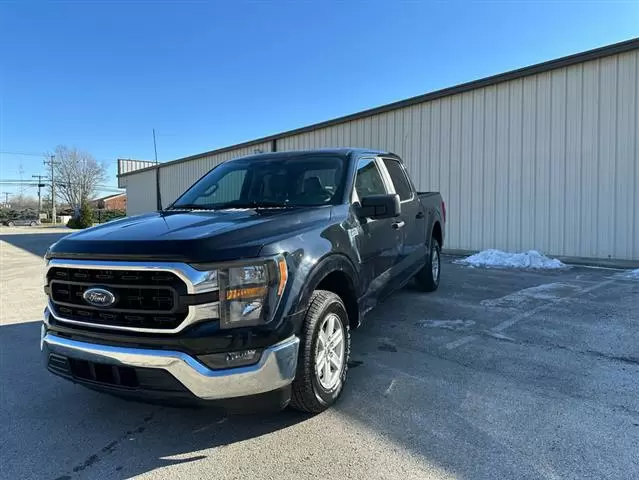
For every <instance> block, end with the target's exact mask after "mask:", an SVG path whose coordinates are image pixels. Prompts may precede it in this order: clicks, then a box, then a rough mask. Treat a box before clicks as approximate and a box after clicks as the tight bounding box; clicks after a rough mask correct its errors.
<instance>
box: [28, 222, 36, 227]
mask: <svg viewBox="0 0 639 480" xmlns="http://www.w3.org/2000/svg"><path fill="white" fill-rule="evenodd" d="M29 225H31V226H32V227H36V226H38V224H37V223H36V222H31V223H30V224H29Z"/></svg>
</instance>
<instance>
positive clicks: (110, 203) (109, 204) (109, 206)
mask: <svg viewBox="0 0 639 480" xmlns="http://www.w3.org/2000/svg"><path fill="white" fill-rule="evenodd" d="M91 203H92V205H93V206H94V207H95V208H99V209H102V210H126V193H116V194H114V195H108V196H106V197H102V198H98V199H96V200H93V202H91Z"/></svg>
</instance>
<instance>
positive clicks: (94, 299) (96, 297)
mask: <svg viewBox="0 0 639 480" xmlns="http://www.w3.org/2000/svg"><path fill="white" fill-rule="evenodd" d="M82 298H84V301H85V302H87V303H88V304H89V305H93V306H94V307H110V306H111V305H113V304H114V303H115V295H114V294H113V293H111V292H109V291H108V290H105V289H104V288H97V287H96V288H89V289H87V290H86V291H85V292H84V293H83V294H82Z"/></svg>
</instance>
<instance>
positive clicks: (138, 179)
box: [126, 168, 157, 216]
mask: <svg viewBox="0 0 639 480" xmlns="http://www.w3.org/2000/svg"><path fill="white" fill-rule="evenodd" d="M155 175H156V169H155V168H154V169H152V170H144V171H142V172H139V173H135V174H133V175H129V176H127V177H126V178H128V184H127V189H126V195H127V201H126V214H127V215H129V216H131V215H137V214H140V213H146V212H153V211H154V210H157V200H156V191H157V188H156V176H155Z"/></svg>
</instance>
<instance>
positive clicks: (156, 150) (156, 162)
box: [153, 128, 158, 165]
mask: <svg viewBox="0 0 639 480" xmlns="http://www.w3.org/2000/svg"><path fill="white" fill-rule="evenodd" d="M153 150H155V164H156V165H157V164H158V144H157V143H156V142H155V128H154V129H153Z"/></svg>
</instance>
